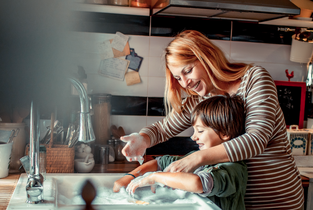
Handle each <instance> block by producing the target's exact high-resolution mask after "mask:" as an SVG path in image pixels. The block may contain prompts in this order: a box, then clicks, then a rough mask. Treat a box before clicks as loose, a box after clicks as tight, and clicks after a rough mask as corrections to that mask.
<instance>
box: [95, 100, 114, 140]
mask: <svg viewBox="0 0 313 210" xmlns="http://www.w3.org/2000/svg"><path fill="white" fill-rule="evenodd" d="M92 99H93V111H94V115H93V118H94V119H93V120H94V122H93V130H94V133H95V137H96V140H95V143H96V144H102V145H105V144H107V141H108V139H109V138H110V130H109V129H110V118H111V95H110V94H95V95H93V98H92Z"/></svg>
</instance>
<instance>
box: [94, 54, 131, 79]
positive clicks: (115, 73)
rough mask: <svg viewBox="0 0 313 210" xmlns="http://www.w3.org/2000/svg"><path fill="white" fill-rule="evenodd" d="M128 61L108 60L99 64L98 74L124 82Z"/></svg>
mask: <svg viewBox="0 0 313 210" xmlns="http://www.w3.org/2000/svg"><path fill="white" fill-rule="evenodd" d="M128 65H129V61H128V60H124V59H120V58H109V59H105V60H102V61H101V63H100V69H99V74H100V75H102V76H105V77H110V78H112V79H117V80H122V81H123V80H124V77H125V73H126V71H127V69H128Z"/></svg>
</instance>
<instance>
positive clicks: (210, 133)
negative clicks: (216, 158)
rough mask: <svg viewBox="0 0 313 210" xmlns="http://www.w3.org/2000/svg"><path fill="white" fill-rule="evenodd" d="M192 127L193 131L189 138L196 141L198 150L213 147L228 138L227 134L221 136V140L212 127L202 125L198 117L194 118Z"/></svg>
mask: <svg viewBox="0 0 313 210" xmlns="http://www.w3.org/2000/svg"><path fill="white" fill-rule="evenodd" d="M193 129H194V133H193V135H192V136H191V139H192V140H193V141H196V143H197V144H198V145H199V149H200V150H203V149H208V148H210V147H214V146H216V145H219V144H221V143H223V141H226V140H228V136H223V140H222V139H220V137H219V135H217V134H216V133H215V131H214V130H213V129H212V128H210V127H207V126H205V125H203V123H202V121H201V120H200V119H199V118H197V119H196V122H195V124H194V126H193Z"/></svg>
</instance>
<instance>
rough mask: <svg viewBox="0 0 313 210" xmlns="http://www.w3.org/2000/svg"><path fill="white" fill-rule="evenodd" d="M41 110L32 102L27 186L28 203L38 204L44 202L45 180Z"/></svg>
mask: <svg viewBox="0 0 313 210" xmlns="http://www.w3.org/2000/svg"><path fill="white" fill-rule="evenodd" d="M39 118H40V117H39V110H38V108H37V107H34V103H33V102H31V106H30V127H29V129H30V131H29V132H30V138H29V159H30V168H29V175H28V180H27V184H26V194H27V201H26V202H27V203H32V204H37V203H40V202H41V201H42V200H43V179H42V176H40V174H39V136H40V129H39Z"/></svg>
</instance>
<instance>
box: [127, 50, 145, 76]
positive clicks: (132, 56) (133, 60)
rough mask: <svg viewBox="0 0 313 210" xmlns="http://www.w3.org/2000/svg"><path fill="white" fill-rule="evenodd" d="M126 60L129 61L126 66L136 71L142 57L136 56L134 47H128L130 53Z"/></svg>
mask: <svg viewBox="0 0 313 210" xmlns="http://www.w3.org/2000/svg"><path fill="white" fill-rule="evenodd" d="M126 60H129V61H130V64H129V66H128V68H130V69H132V70H134V71H137V72H138V71H139V68H140V65H141V62H142V60H143V57H140V56H138V55H137V53H135V49H134V48H130V54H129V55H127V56H126Z"/></svg>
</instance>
